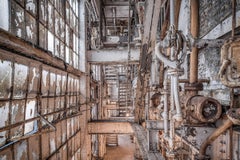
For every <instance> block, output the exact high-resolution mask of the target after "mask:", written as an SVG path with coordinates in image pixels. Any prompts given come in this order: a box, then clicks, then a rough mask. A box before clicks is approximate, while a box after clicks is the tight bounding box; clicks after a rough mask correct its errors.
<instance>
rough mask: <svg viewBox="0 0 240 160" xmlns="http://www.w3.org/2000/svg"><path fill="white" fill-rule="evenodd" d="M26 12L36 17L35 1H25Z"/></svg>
mask: <svg viewBox="0 0 240 160" xmlns="http://www.w3.org/2000/svg"><path fill="white" fill-rule="evenodd" d="M25 4H26V10H27V11H29V12H30V13H32V14H33V15H34V16H36V13H37V3H36V0H26V3H25Z"/></svg>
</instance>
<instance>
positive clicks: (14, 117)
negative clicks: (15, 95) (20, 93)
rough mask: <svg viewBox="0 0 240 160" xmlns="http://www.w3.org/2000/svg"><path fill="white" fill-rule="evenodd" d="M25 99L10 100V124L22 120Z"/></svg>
mask: <svg viewBox="0 0 240 160" xmlns="http://www.w3.org/2000/svg"><path fill="white" fill-rule="evenodd" d="M24 108H25V100H15V101H13V102H12V113H11V124H15V123H17V122H20V121H23V120H24Z"/></svg>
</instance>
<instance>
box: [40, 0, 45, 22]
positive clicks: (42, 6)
mask: <svg viewBox="0 0 240 160" xmlns="http://www.w3.org/2000/svg"><path fill="white" fill-rule="evenodd" d="M39 20H40V21H41V22H42V23H43V24H44V25H46V24H47V1H46V0H40V2H39Z"/></svg>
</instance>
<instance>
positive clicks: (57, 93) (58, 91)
mask: <svg viewBox="0 0 240 160" xmlns="http://www.w3.org/2000/svg"><path fill="white" fill-rule="evenodd" d="M61 83H62V76H61V74H57V82H56V95H60V94H61Z"/></svg>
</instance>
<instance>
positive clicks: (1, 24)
mask: <svg viewBox="0 0 240 160" xmlns="http://www.w3.org/2000/svg"><path fill="white" fill-rule="evenodd" d="M8 6H9V2H8V0H2V1H1V5H0V19H1V21H0V28H2V29H4V30H6V31H8V30H9V8H8Z"/></svg>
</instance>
